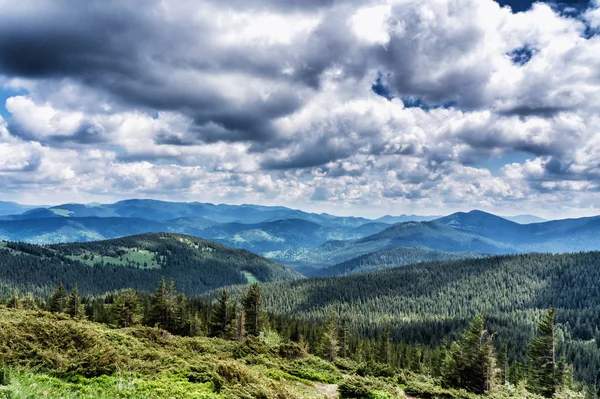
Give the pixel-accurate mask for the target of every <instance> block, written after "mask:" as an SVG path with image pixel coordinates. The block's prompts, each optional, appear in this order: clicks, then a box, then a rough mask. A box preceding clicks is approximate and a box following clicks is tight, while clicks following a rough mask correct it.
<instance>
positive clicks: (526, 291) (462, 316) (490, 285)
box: [264, 252, 600, 381]
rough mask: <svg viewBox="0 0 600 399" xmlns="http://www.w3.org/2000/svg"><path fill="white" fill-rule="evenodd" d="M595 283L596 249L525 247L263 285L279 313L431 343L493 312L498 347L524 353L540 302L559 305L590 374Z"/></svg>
mask: <svg viewBox="0 0 600 399" xmlns="http://www.w3.org/2000/svg"><path fill="white" fill-rule="evenodd" d="M599 281H600V253H599V252H590V253H577V254H564V255H549V254H527V255H517V256H498V257H491V258H483V259H467V260H455V261H444V262H434V263H427V264H419V265H412V266H407V267H402V268H396V269H392V270H387V271H381V272H376V273H368V274H358V275H351V276H344V277H329V278H317V279H308V280H303V281H297V282H291V283H279V284H267V285H265V287H264V292H265V300H266V303H267V306H268V308H269V309H270V310H272V311H273V312H275V313H277V314H285V315H295V316H296V317H300V318H303V319H304V320H307V321H317V320H321V321H322V320H325V319H326V318H327V317H328V315H329V313H330V312H331V311H334V312H335V313H336V314H339V316H340V317H341V318H342V319H345V320H347V321H348V323H349V324H350V325H351V326H352V327H353V328H355V329H356V330H358V331H361V332H362V334H364V335H365V336H370V337H378V336H379V335H380V334H381V332H382V331H384V330H385V329H386V328H388V329H389V330H390V332H391V334H392V335H393V337H394V338H395V339H398V340H401V341H404V342H408V343H420V344H423V345H428V346H435V345H438V344H440V343H442V342H443V340H444V339H447V338H449V337H453V336H455V334H456V332H457V331H459V330H460V329H462V328H464V327H465V326H466V325H467V323H468V320H470V319H471V318H472V317H473V315H475V314H477V313H483V314H487V315H488V317H489V319H490V321H491V323H492V325H493V330H494V331H495V332H496V333H497V335H496V339H495V342H496V345H497V347H498V348H502V347H505V348H506V350H507V351H508V353H509V355H510V357H511V358H512V359H515V360H520V361H524V360H525V359H524V358H522V354H523V353H524V352H523V351H524V343H525V342H527V341H528V337H529V336H530V335H531V333H532V327H533V325H534V324H535V320H536V319H537V318H538V317H539V309H548V308H551V307H556V308H557V320H558V322H559V325H560V328H559V330H560V332H559V337H560V339H559V341H560V345H561V350H563V352H564V354H565V355H566V357H567V359H568V360H569V361H572V362H573V363H574V364H575V367H576V374H577V375H578V376H579V377H581V378H584V379H586V380H587V381H593V379H594V378H595V377H596V370H598V368H599V367H600V351H599V350H598V348H599V347H600V330H599V327H598V326H600V305H599V304H600V290H599V289H598V282H599Z"/></svg>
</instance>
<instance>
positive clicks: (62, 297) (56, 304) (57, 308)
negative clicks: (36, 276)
mask: <svg viewBox="0 0 600 399" xmlns="http://www.w3.org/2000/svg"><path fill="white" fill-rule="evenodd" d="M67 296H68V294H67V290H66V289H65V286H64V285H63V284H62V283H61V284H60V286H59V287H58V288H57V289H56V291H54V292H53V293H52V295H51V296H50V300H49V301H48V310H50V311H51V312H54V313H63V312H64V311H65V309H66V308H67Z"/></svg>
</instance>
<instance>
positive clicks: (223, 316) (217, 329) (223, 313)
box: [209, 289, 235, 339]
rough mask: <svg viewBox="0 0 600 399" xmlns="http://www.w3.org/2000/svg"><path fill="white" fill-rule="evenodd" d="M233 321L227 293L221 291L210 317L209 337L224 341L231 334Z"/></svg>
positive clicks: (233, 315)
mask: <svg viewBox="0 0 600 399" xmlns="http://www.w3.org/2000/svg"><path fill="white" fill-rule="evenodd" d="M233 320H235V313H234V312H233V311H232V309H231V305H230V303H229V293H228V292H227V290H225V289H223V290H221V294H220V295H219V298H217V303H216V305H215V307H214V308H213V311H212V314H211V317H210V331H209V334H210V336H211V337H219V338H224V339H225V338H229V337H230V333H231V331H230V326H231V323H232V321H233Z"/></svg>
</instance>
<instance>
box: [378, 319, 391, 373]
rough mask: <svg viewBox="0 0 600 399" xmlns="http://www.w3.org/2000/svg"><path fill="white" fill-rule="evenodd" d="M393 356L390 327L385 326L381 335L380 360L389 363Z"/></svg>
mask: <svg viewBox="0 0 600 399" xmlns="http://www.w3.org/2000/svg"><path fill="white" fill-rule="evenodd" d="M391 357H392V337H391V332H390V327H389V326H385V328H384V329H383V332H382V333H381V336H380V337H379V353H378V358H379V359H378V360H379V362H380V363H384V364H389V363H390V362H391V360H392V359H391Z"/></svg>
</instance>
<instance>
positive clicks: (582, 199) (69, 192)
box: [0, 0, 600, 218]
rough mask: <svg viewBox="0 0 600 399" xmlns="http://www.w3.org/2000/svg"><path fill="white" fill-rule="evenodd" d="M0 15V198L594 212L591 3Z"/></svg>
mask: <svg viewBox="0 0 600 399" xmlns="http://www.w3.org/2000/svg"><path fill="white" fill-rule="evenodd" d="M0 9H1V10H2V13H0V200H5V201H17V202H21V203H28V204H57V203H64V202H92V201H97V202H111V201H116V200H120V199H125V198H157V199H165V200H172V201H201V202H214V203H231V204H238V203H256V204H266V205H285V206H291V207H295V208H301V209H306V210H310V211H317V212H319V211H324V212H329V213H334V214H354V215H363V216H379V215H383V214H401V213H417V214H444V213H450V212H452V211H457V210H469V209H475V208H476V209H483V210H487V211H491V212H495V213H498V214H505V215H510V214H518V213H533V214H537V215H540V216H543V217H552V218H556V217H574V216H583V215H595V214H600V211H599V209H598V208H599V207H600V194H599V192H600V113H599V111H600V35H598V32H600V0H593V1H592V2H585V1H568V2H563V3H543V2H540V3H532V2H524V1H520V0H507V1H504V2H500V3H498V2H495V1H493V0H361V1H358V0H254V1H247V0H229V1H227V2H223V1H218V0H200V1H183V0H160V1H159V0H144V1H142V0H89V1H85V2H82V1H76V0H55V1H45V0H20V1H12V0H0Z"/></svg>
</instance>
